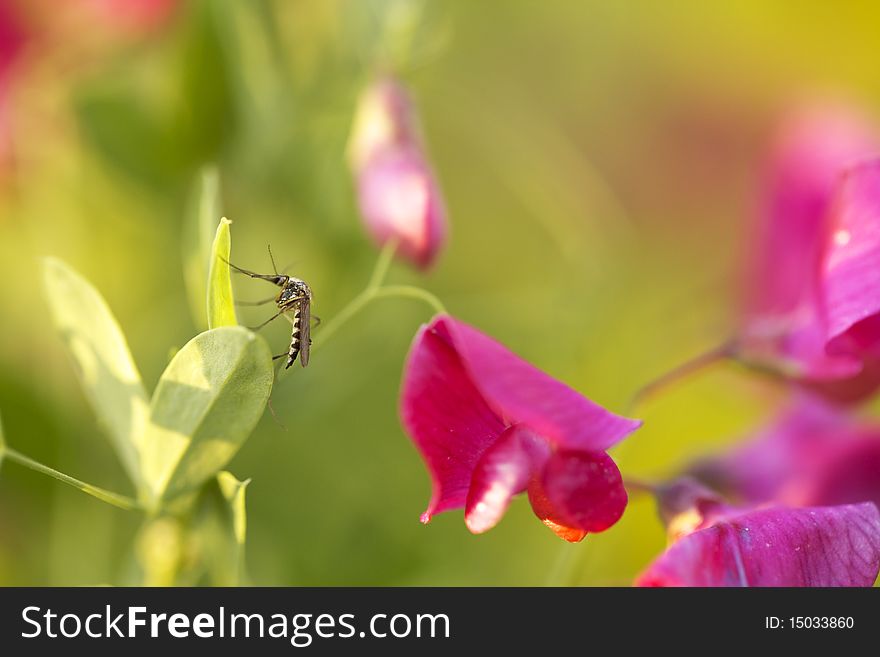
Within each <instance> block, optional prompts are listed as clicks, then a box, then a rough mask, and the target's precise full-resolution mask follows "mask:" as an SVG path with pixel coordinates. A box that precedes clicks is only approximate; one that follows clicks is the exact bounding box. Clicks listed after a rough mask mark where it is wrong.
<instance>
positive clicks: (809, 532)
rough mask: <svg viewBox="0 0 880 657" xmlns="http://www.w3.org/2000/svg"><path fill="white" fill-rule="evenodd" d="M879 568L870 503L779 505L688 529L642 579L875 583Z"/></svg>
mask: <svg viewBox="0 0 880 657" xmlns="http://www.w3.org/2000/svg"><path fill="white" fill-rule="evenodd" d="M878 570H880V513H878V511H877V507H876V506H874V505H873V504H871V503H865V504H858V505H848V506H836V507H816V508H805V509H788V508H781V507H777V508H772V509H766V510H761V511H751V512H746V513H740V514H738V515H732V516H729V517H727V518H726V519H724V520H721V521H719V522H717V523H715V524H714V525H712V526H711V527H708V528H706V529H701V530H699V531H696V532H694V533H692V534H688V535H687V536H685V537H684V538H682V539H680V540H679V541H678V542H677V543H675V544H673V545H672V547H670V548H669V549H668V550H667V551H666V552H664V553H663V554H662V555H661V556H660V557H659V558H658V559H657V560H656V561H655V562H654V563H653V564H652V565H651V566H650V567H649V568H648V569H647V570H646V571H645V572H644V573H643V574H642V575H641V576H640V577H639V578H638V580H637V581H636V584H637V585H638V586H871V585H872V584H873V583H874V580H875V579H876V577H877V573H878Z"/></svg>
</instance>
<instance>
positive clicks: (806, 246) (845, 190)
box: [740, 108, 880, 400]
mask: <svg viewBox="0 0 880 657" xmlns="http://www.w3.org/2000/svg"><path fill="white" fill-rule="evenodd" d="M878 153H880V137H878V135H877V132H876V131H875V130H874V129H873V127H872V126H869V125H868V123H867V121H865V120H863V119H862V118H861V117H859V116H856V115H854V114H853V113H851V112H848V111H845V110H843V109H841V108H820V109H813V110H811V111H808V112H805V113H804V114H803V115H800V116H797V117H794V118H793V119H792V120H791V121H790V122H789V123H788V124H787V129H786V130H785V132H784V133H783V134H782V135H781V138H780V140H779V143H778V145H777V147H776V151H775V155H774V158H773V166H772V172H771V175H770V179H769V193H768V198H767V203H766V208H765V210H764V213H763V215H762V221H761V224H760V227H759V228H760V230H759V234H758V239H757V243H756V249H755V260H754V261H753V262H752V263H751V282H750V287H749V291H750V294H749V298H748V299H747V309H746V315H745V322H744V328H743V331H742V335H741V339H740V345H741V350H742V352H743V354H744V355H746V356H747V358H750V359H755V360H758V361H763V362H766V363H769V364H771V366H773V367H774V368H775V369H777V370H779V371H782V372H784V373H786V374H787V375H788V376H790V377H791V378H793V379H795V380H798V381H800V382H802V383H803V384H805V385H806V386H808V387H812V388H814V389H816V390H817V391H819V392H821V393H822V394H825V395H826V396H829V397H832V398H838V399H840V400H858V399H860V398H863V397H864V396H866V395H867V394H870V392H872V391H873V390H874V389H875V388H876V387H877V386H878V385H880V349H878V341H880V329H878V327H877V326H875V323H876V322H875V320H872V319H871V318H870V316H875V315H876V314H877V310H878V306H880V294H878V293H877V287H876V285H875V286H874V288H873V289H872V288H871V283H872V281H877V280H878V276H880V275H878V274H877V273H876V271H877V269H876V267H875V268H874V269H873V270H872V269H870V267H869V263H870V262H871V261H872V258H873V259H875V260H876V259H878V258H880V249H878V248H876V247H877V243H880V237H878V232H877V226H878V221H880V215H878V214H877V213H876V211H875V210H876V209H877V207H878V205H880V203H878V202H877V201H876V200H875V199H874V198H873V197H872V196H871V194H872V193H873V194H880V189H878V188H877V187H876V184H875V180H874V177H875V176H874V174H872V173H871V171H872V170H873V169H874V168H876V167H875V166H873V167H872V166H868V167H867V168H865V167H863V166H860V165H859V163H860V162H862V161H864V160H865V159H866V158H868V157H869V156H872V155H876V154H878ZM852 167H855V168H854V169H853V168H852ZM848 170H849V171H850V173H849V174H848V175H847V176H846V178H844V176H843V174H844V172H846V171H848ZM854 222H855V223H854ZM844 224H845V225H844ZM866 252H867V253H866ZM872 254H873V255H872ZM854 322H855V323H859V322H860V323H859V325H858V326H854V325H853V323H854ZM844 334H846V337H842V336H843V335H844Z"/></svg>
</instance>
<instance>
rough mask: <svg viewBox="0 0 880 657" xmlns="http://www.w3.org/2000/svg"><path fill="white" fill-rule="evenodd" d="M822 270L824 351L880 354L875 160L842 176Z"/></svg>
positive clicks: (879, 190) (879, 205)
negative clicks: (826, 342)
mask: <svg viewBox="0 0 880 657" xmlns="http://www.w3.org/2000/svg"><path fill="white" fill-rule="evenodd" d="M827 239H828V246H827V250H826V253H825V261H824V269H823V278H822V281H823V288H822V291H823V293H824V304H825V313H826V317H827V323H828V340H829V351H831V352H842V353H855V354H862V353H864V352H874V354H877V353H880V317H878V313H880V160H874V161H871V162H867V163H864V164H861V165H859V166H857V167H855V168H853V169H852V170H850V171H849V172H848V174H847V175H846V177H845V178H844V180H843V182H842V185H841V188H840V194H839V196H838V199H837V205H836V207H835V212H834V213H833V217H832V222H831V226H830V228H829V235H828V238H827Z"/></svg>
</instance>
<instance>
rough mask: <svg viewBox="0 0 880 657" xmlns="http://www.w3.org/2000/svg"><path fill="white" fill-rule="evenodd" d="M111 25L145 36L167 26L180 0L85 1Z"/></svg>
mask: <svg viewBox="0 0 880 657" xmlns="http://www.w3.org/2000/svg"><path fill="white" fill-rule="evenodd" d="M84 2H85V4H86V6H87V7H89V8H90V9H91V10H92V11H93V12H94V13H95V14H97V15H98V16H99V17H100V18H102V19H103V20H105V21H106V22H107V23H108V24H109V25H111V26H113V27H115V28H117V29H121V30H124V31H126V32H128V33H140V34H145V33H148V32H152V31H154V30H156V29H157V28H160V27H162V26H163V25H165V24H166V23H167V22H168V20H169V19H170V18H171V16H172V15H173V14H174V12H175V10H176V9H177V5H178V4H179V2H180V0H84Z"/></svg>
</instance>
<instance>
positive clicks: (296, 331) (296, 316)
mask: <svg viewBox="0 0 880 657" xmlns="http://www.w3.org/2000/svg"><path fill="white" fill-rule="evenodd" d="M302 307H303V306H302V303H297V304H296V306H295V307H294V310H293V329H292V330H291V332H290V349H289V350H288V352H287V363H286V364H285V365H284V369H287V368H289V367H290V366H291V365H293V364H294V363H295V362H296V357H297V356H298V355H299V352H300V346H301V345H302V342H301V341H302V320H303V313H302ZM306 321H308V320H306ZM306 362H308V361H307V359H303V366H305V364H306Z"/></svg>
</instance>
